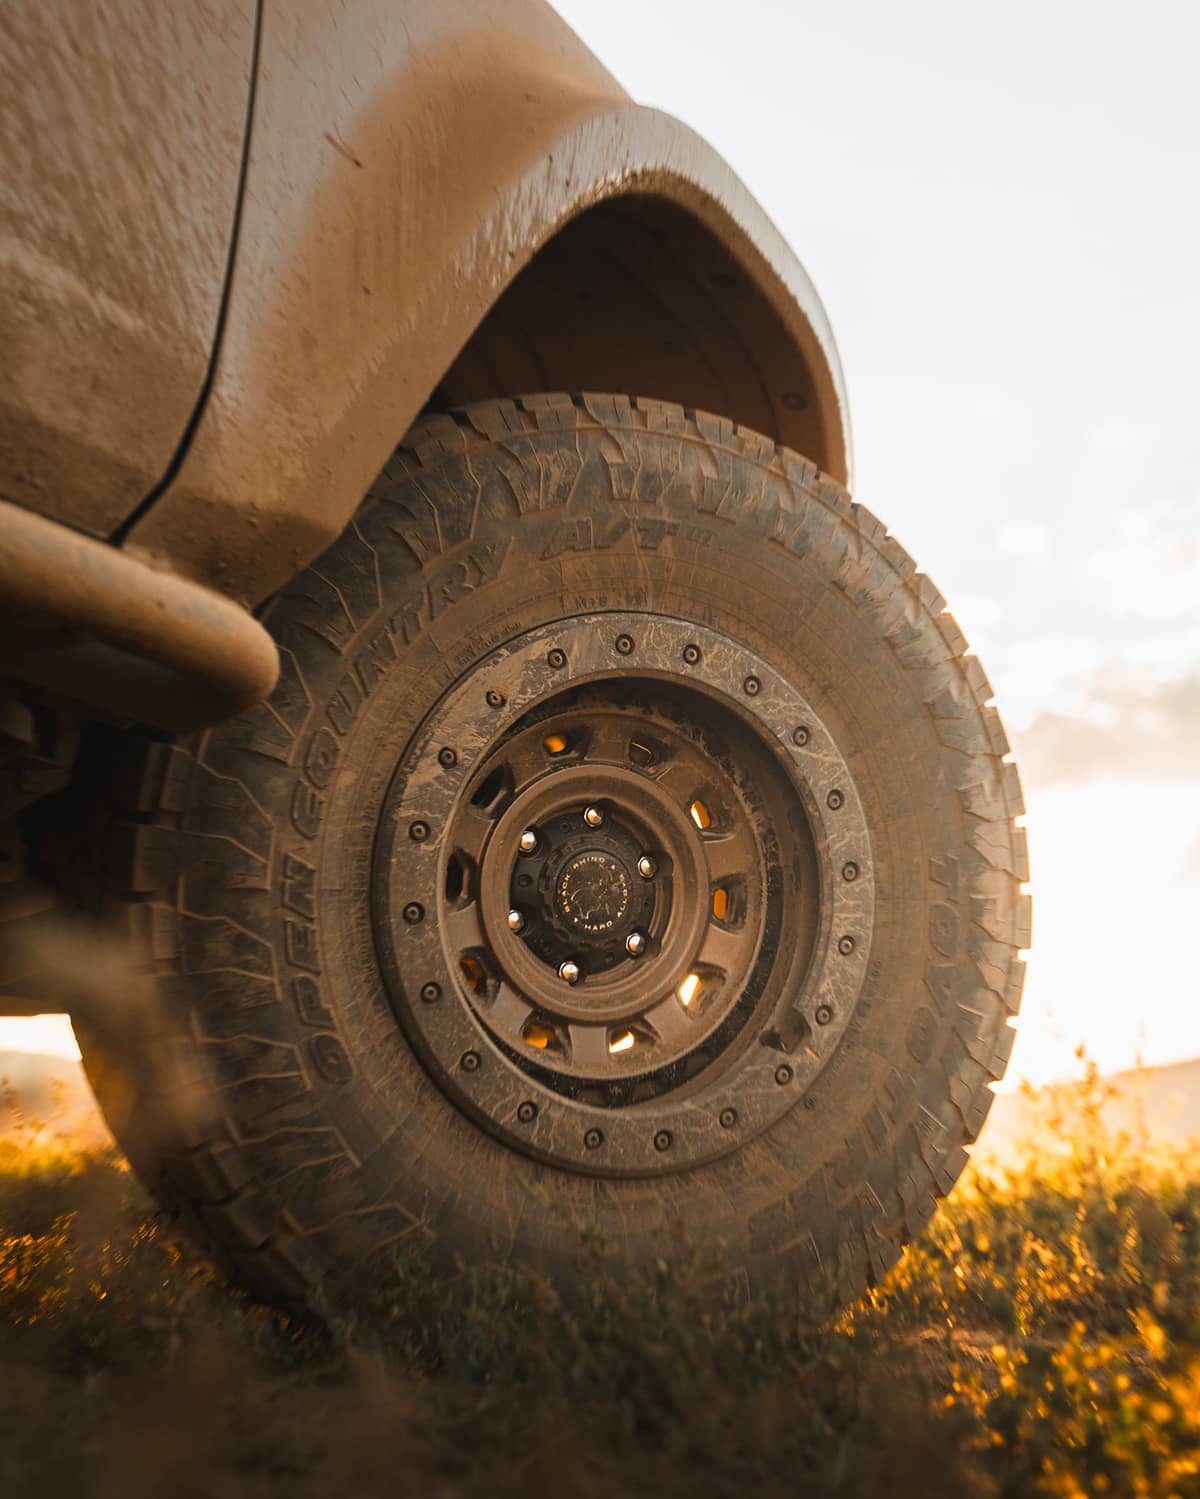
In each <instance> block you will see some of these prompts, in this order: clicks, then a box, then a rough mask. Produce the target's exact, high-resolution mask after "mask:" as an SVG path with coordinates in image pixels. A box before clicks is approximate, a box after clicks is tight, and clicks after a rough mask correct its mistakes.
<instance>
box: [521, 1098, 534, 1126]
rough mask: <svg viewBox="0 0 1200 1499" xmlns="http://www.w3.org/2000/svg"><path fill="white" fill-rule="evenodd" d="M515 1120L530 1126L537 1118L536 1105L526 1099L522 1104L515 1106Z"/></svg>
mask: <svg viewBox="0 0 1200 1499" xmlns="http://www.w3.org/2000/svg"><path fill="white" fill-rule="evenodd" d="M517 1118H518V1119H519V1120H520V1121H521V1123H522V1124H532V1123H533V1121H534V1120H535V1119H536V1118H537V1104H536V1103H534V1102H533V1100H532V1099H530V1098H527V1099H526V1100H525V1102H524V1103H519V1104H518V1105H517Z"/></svg>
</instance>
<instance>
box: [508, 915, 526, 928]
mask: <svg viewBox="0 0 1200 1499" xmlns="http://www.w3.org/2000/svg"><path fill="white" fill-rule="evenodd" d="M524 925H525V918H524V916H522V915H521V913H520V911H516V910H514V911H510V912H509V913H508V929H509V931H510V932H519V931H520V930H521V928H522V927H523V926H524Z"/></svg>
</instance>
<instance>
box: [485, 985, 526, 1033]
mask: <svg viewBox="0 0 1200 1499" xmlns="http://www.w3.org/2000/svg"><path fill="white" fill-rule="evenodd" d="M532 1014H533V1010H532V1009H531V1007H530V1006H529V1005H528V1004H526V1002H525V1001H524V1000H523V999H522V998H521V996H520V995H519V994H518V993H517V991H516V990H515V989H514V988H513V987H512V986H511V985H510V984H501V985H500V987H499V989H498V990H497V991H496V997H495V999H494V1000H493V1001H492V1003H491V1007H490V1008H489V1010H488V1015H489V1017H490V1019H491V1022H492V1024H493V1025H494V1026H495V1027H496V1029H497V1030H500V1031H503V1032H505V1034H506V1035H508V1036H509V1037H511V1038H512V1039H513V1040H516V1041H519V1040H520V1039H521V1036H522V1033H523V1032H524V1030H525V1025H526V1022H527V1021H528V1019H529V1017H530V1015H532Z"/></svg>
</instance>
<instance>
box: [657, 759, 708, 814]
mask: <svg viewBox="0 0 1200 1499" xmlns="http://www.w3.org/2000/svg"><path fill="white" fill-rule="evenodd" d="M654 779H655V782H656V783H657V784H658V785H659V786H660V787H661V788H662V790H663V791H664V792H666V794H667V795H668V796H669V797H670V798H671V800H672V801H676V802H678V803H679V804H680V806H683V807H686V806H688V805H689V804H690V803H691V801H692V799H693V798H694V797H695V795H696V791H697V784H698V781H699V774H698V771H697V767H696V766H695V765H694V764H692V763H690V762H689V761H688V760H668V761H667V762H666V763H665V764H664V765H663V766H662V767H661V769H658V770H656V771H655V772H654Z"/></svg>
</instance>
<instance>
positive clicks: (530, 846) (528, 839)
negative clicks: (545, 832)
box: [517, 828, 537, 854]
mask: <svg viewBox="0 0 1200 1499" xmlns="http://www.w3.org/2000/svg"><path fill="white" fill-rule="evenodd" d="M517 843H518V846H519V847H520V850H521V852H522V853H523V854H531V853H533V851H534V849H535V848H537V834H536V833H535V832H534V831H533V829H532V828H526V829H525V831H524V832H523V833H522V834H521V836H520V838H519V839H518V840H517Z"/></svg>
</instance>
